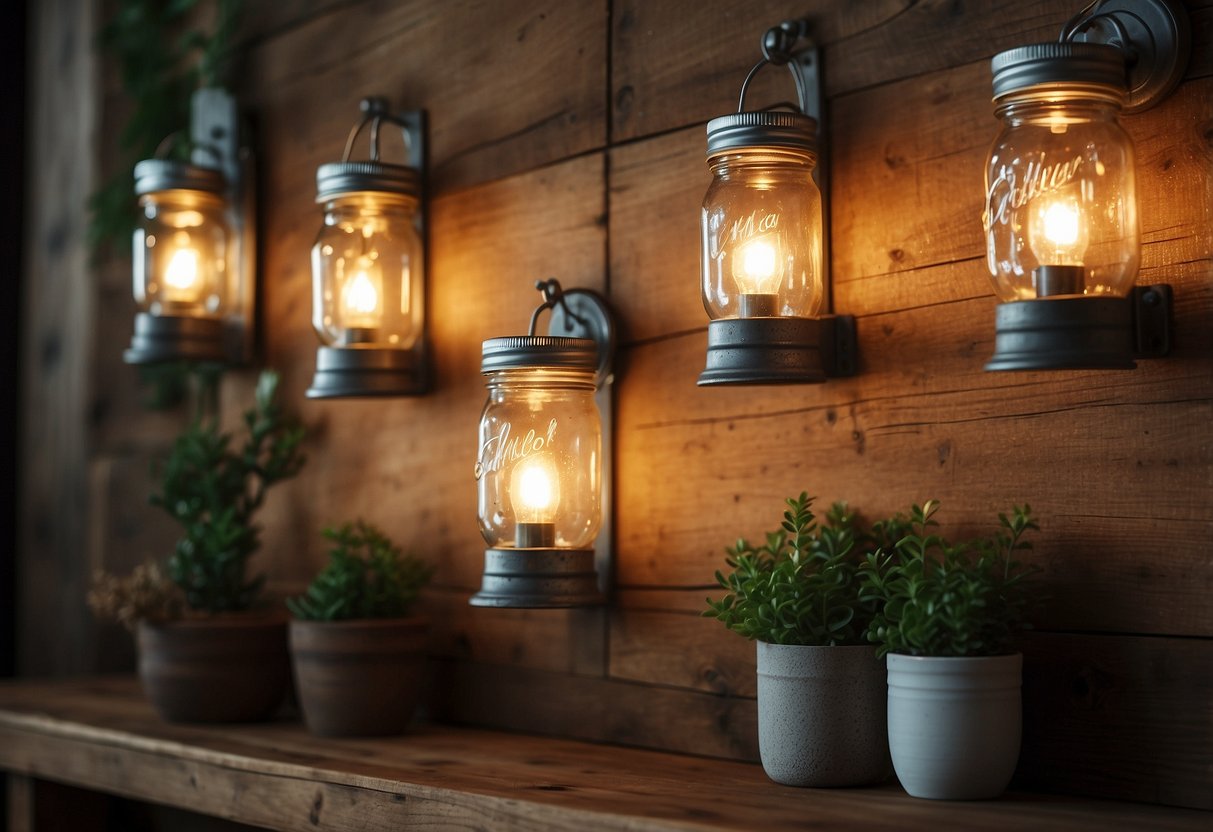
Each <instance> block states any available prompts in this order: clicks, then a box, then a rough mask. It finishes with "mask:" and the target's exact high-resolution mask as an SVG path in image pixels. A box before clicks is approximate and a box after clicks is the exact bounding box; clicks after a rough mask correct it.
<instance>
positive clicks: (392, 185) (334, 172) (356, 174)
mask: <svg viewBox="0 0 1213 832" xmlns="http://www.w3.org/2000/svg"><path fill="white" fill-rule="evenodd" d="M358 191H376V192H378V193H387V194H400V195H402V196H409V197H412V198H414V199H417V198H418V197H420V195H421V174H420V173H419V172H418V171H417V169H416V168H410V167H406V166H405V165H389V164H387V163H385V162H330V163H328V164H325V165H321V166H320V167H318V168H316V201H317V202H328V201H329V200H330V199H336V198H337V197H339V196H344V195H345V194H348V193H356V192H358Z"/></svg>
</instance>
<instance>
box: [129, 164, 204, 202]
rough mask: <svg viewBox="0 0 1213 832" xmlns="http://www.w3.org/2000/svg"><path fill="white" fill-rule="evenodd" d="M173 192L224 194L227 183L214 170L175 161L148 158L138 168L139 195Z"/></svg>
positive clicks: (137, 189) (137, 188)
mask: <svg viewBox="0 0 1213 832" xmlns="http://www.w3.org/2000/svg"><path fill="white" fill-rule="evenodd" d="M172 190H188V191H206V192H207V193H212V194H222V193H223V192H224V191H226V190H227V180H226V179H225V178H224V176H223V173H222V172H220V171H217V170H215V169H214V168H204V167H201V166H199V165H193V164H190V163H189V162H179V161H177V160H175V159H144V160H143V161H142V162H139V163H138V164H136V165H135V196H143V195H144V194H150V193H154V192H156V191H172Z"/></svg>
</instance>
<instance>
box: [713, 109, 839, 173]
mask: <svg viewBox="0 0 1213 832" xmlns="http://www.w3.org/2000/svg"><path fill="white" fill-rule="evenodd" d="M763 147H771V148H779V149H782V150H792V151H798V152H800V153H803V154H805V155H806V156H808V157H809V159H810V161H812V160H816V158H817V120H816V119H814V118H811V117H809V116H806V115H804V114H802V113H787V112H780V111H771V110H764V111H761V112H757V113H729V114H728V115H727V116H720V117H719V118H714V119H712V120H711V121H709V122H708V158H709V159H711V158H712V157H713V156H719V155H720V154H722V153H726V152H728V151H730V150H742V149H748V148H763Z"/></svg>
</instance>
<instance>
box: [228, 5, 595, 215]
mask: <svg viewBox="0 0 1213 832" xmlns="http://www.w3.org/2000/svg"><path fill="white" fill-rule="evenodd" d="M606 26H607V16H606V5H605V3H604V2H602V1H601V0H595V1H594V2H588V1H586V0H582V1H581V2H576V3H565V2H560V0H545V2H540V3H526V4H516V3H490V4H485V3H477V2H474V1H473V0H458V2H444V3H432V2H424V0H412V2H405V3H400V2H392V1H391V0H366V2H361V3H358V4H356V5H354V6H352V7H349V8H347V7H345V6H335V7H332V8H331V9H328V10H325V11H324V12H322V13H320V14H317V15H314V16H311V17H309V18H308V19H307V20H306V21H305V22H303V23H302V24H301V25H299V26H297V27H295V28H292V29H291V30H290V31H288V32H286V33H284V34H283V36H281V37H276V38H271V39H269V40H265V41H263V42H259V43H256V44H255V45H254V46H253V48H252V49H251V51H250V52H249V53H248V54H247V55H246V56H245V64H246V67H245V69H244V71H243V73H242V75H243V78H244V84H243V88H242V89H240V90H239V92H240V93H241V94H242V100H244V101H245V102H247V105H248V106H250V107H254V108H256V110H257V112H258V116H259V117H258V128H259V133H258V135H259V141H260V143H261V144H262V146H263V147H264V148H266V150H267V153H268V154H272V155H273V156H275V157H277V158H280V159H282V160H284V161H285V162H287V163H288V164H289V165H290V167H291V168H292V169H293V170H294V171H295V173H296V175H295V176H294V178H293V179H292V181H293V182H294V183H295V184H296V186H295V187H294V188H293V196H292V199H300V200H302V201H305V202H306V201H307V200H308V199H309V198H310V196H311V195H312V194H314V192H315V185H314V180H313V179H312V176H313V175H314V173H315V168H316V166H317V165H319V164H321V163H323V162H331V161H335V160H337V159H339V158H340V153H341V149H342V145H343V143H344V141H345V136H346V133H347V132H348V130H349V129H350V127H352V126H353V124H354V123H355V121H356V119H357V118H358V116H359V113H358V101H359V99H360V98H364V97H366V96H368V95H383V96H387V97H388V98H389V100H390V101H391V102H392V103H393V105H394V106H396V107H399V108H401V109H415V108H424V109H425V110H426V111H427V112H428V115H429V125H430V128H429V130H430V133H429V138H430V145H429V154H430V164H429V183H430V187H431V189H432V191H431V192H432V193H441V192H442V191H445V190H447V189H449V188H451V187H455V186H466V185H470V184H474V183H477V182H483V181H486V180H489V179H497V178H500V177H502V176H506V175H509V174H512V173H517V172H519V171H524V170H530V169H532V168H535V167H538V166H540V165H543V164H546V163H549V162H552V161H555V160H558V159H562V158H566V157H568V156H571V155H574V154H576V153H581V152H584V151H586V150H589V149H591V148H596V147H601V146H603V145H604V144H605V142H606V122H605V117H606V116H605V96H604V94H603V89H604V87H605V84H606V76H605V72H606V70H605V67H606ZM385 142H386V137H385ZM386 147H391V149H392V150H391V152H393V153H398V152H399V149H398V148H399V145H395V144H394V145H386V144H385V148H386ZM385 152H386V150H385ZM357 158H364V157H357Z"/></svg>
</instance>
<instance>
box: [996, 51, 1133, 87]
mask: <svg viewBox="0 0 1213 832" xmlns="http://www.w3.org/2000/svg"><path fill="white" fill-rule="evenodd" d="M990 69H991V71H992V72H993V75H994V80H993V90H994V100H995V101H998V100H999V99H1002V98H1005V97H1007V96H1011V95H1017V94H1020V93H1025V92H1030V91H1032V90H1034V89H1037V88H1046V87H1048V88H1061V89H1064V88H1065V87H1068V86H1073V87H1074V88H1075V89H1078V90H1082V89H1087V90H1090V91H1092V92H1093V93H1095V94H1102V95H1103V96H1111V97H1114V98H1117V99H1119V100H1123V99H1124V98H1125V97H1126V96H1127V94H1128V64H1127V61H1126V56H1125V53H1124V52H1123V51H1121V50H1120V49H1119V48H1117V47H1115V46H1109V45H1108V44H1103V43H1033V44H1028V45H1026V46H1017V47H1015V48H1014V49H1008V50H1006V51H1005V52H1000V53H998V54H997V55H995V56H994V58H993V60H992V61H991V62H990Z"/></svg>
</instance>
